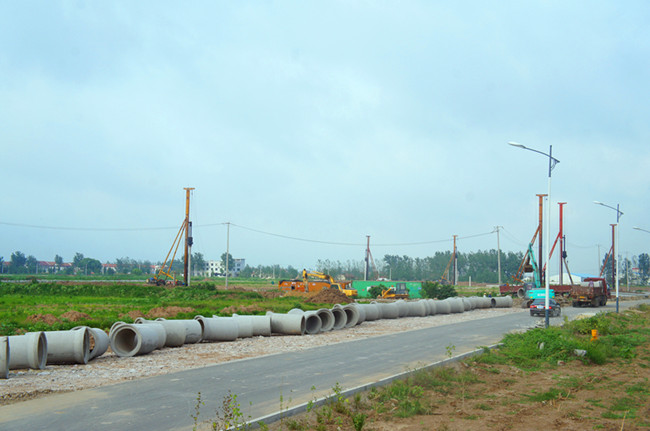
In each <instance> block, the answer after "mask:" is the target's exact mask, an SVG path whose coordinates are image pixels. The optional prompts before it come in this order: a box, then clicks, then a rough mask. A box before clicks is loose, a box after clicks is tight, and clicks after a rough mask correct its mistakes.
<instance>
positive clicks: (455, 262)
mask: <svg viewBox="0 0 650 431" xmlns="http://www.w3.org/2000/svg"><path fill="white" fill-rule="evenodd" d="M456 237H458V235H454V283H453V286H457V285H458V254H457V253H456Z"/></svg>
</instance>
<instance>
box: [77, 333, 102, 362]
mask: <svg viewBox="0 0 650 431" xmlns="http://www.w3.org/2000/svg"><path fill="white" fill-rule="evenodd" d="M81 328H88V331H89V332H90V356H89V357H88V360H89V361H90V360H91V359H94V358H96V357H98V356H101V355H103V354H104V353H106V350H108V334H107V333H106V332H104V330H103V329H100V328H91V327H89V326H76V327H74V328H72V330H73V331H77V330H79V329H81Z"/></svg>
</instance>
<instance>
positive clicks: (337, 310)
mask: <svg viewBox="0 0 650 431" xmlns="http://www.w3.org/2000/svg"><path fill="white" fill-rule="evenodd" d="M330 311H331V312H332V314H333V315H334V325H333V326H332V329H343V328H345V324H346V323H347V321H348V317H347V314H346V313H345V311H343V309H342V308H341V307H332V309H331V310H330Z"/></svg>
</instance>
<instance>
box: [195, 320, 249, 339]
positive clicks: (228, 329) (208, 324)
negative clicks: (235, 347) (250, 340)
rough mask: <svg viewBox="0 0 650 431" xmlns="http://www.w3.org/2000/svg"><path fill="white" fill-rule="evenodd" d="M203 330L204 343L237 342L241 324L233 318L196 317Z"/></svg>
mask: <svg viewBox="0 0 650 431" xmlns="http://www.w3.org/2000/svg"><path fill="white" fill-rule="evenodd" d="M194 319H195V320H197V321H198V322H199V324H200V325H201V327H202V328H203V341H235V340H236V339H237V337H238V335H239V323H238V322H237V320H236V319H233V318H232V317H221V316H212V317H203V316H201V315H199V316H195V317H194Z"/></svg>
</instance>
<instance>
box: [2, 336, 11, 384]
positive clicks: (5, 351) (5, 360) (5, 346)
mask: <svg viewBox="0 0 650 431" xmlns="http://www.w3.org/2000/svg"><path fill="white" fill-rule="evenodd" d="M9 356H10V352H9V340H8V339H7V337H0V379H8V378H9Z"/></svg>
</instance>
